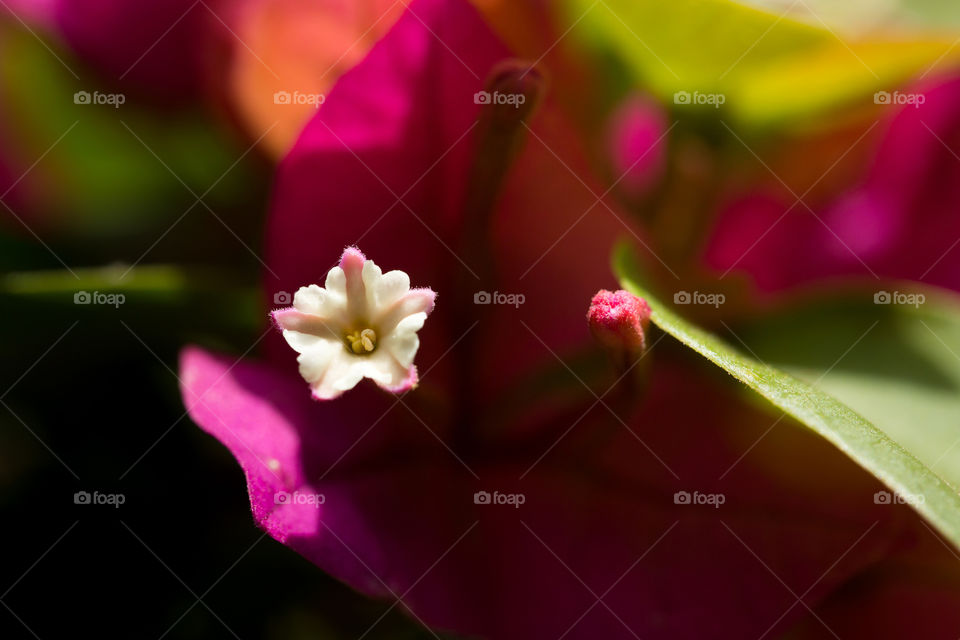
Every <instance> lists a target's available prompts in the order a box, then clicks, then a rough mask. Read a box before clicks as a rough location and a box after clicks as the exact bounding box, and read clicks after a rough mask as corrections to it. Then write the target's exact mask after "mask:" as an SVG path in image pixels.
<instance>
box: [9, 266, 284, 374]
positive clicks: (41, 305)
mask: <svg viewBox="0 0 960 640" xmlns="http://www.w3.org/2000/svg"><path fill="white" fill-rule="evenodd" d="M259 296H260V294H259V287H257V286H256V285H255V279H253V278H251V281H250V284H249V285H247V286H244V284H243V283H238V282H237V275H236V274H234V273H226V272H222V271H214V270H209V269H207V270H197V269H194V270H189V271H188V270H185V269H183V268H180V267H173V266H164V265H154V266H145V267H137V268H135V269H129V270H128V268H127V267H125V266H123V265H115V266H109V267H102V268H83V269H80V268H76V269H73V270H72V271H66V270H50V271H30V272H20V273H8V274H3V275H0V306H2V308H3V309H4V313H3V314H2V315H0V330H2V331H4V333H5V334H6V335H15V336H17V340H15V341H12V342H11V343H10V344H9V345H8V346H9V350H10V351H13V350H17V349H20V350H23V351H25V352H26V353H31V352H36V345H35V344H33V343H34V342H36V341H39V342H40V343H41V344H43V343H46V344H49V341H50V336H51V335H53V336H56V335H59V334H60V333H63V331H64V330H65V329H66V328H67V327H69V326H70V325H71V324H73V323H74V322H79V323H82V324H83V326H84V335H85V336H86V337H87V341H86V342H85V344H84V348H87V349H89V350H90V351H91V352H96V353H99V354H100V356H101V357H103V354H104V353H108V352H111V350H114V351H116V350H120V351H123V350H125V349H128V348H129V343H130V340H129V338H131V336H130V335H129V332H130V331H132V332H135V333H136V335H137V336H140V337H142V338H143V339H144V340H147V341H148V342H149V343H150V344H151V345H157V346H158V348H161V347H162V348H163V349H166V350H174V351H175V350H176V349H178V348H179V347H180V346H181V345H182V344H183V343H185V342H192V341H196V340H202V341H204V342H214V343H217V344H218V346H232V347H238V348H240V349H244V348H247V347H248V346H249V345H250V344H251V343H252V342H253V340H254V339H255V338H256V337H257V335H259V334H260V333H261V332H262V331H263V327H264V325H265V321H266V311H265V309H264V308H263V304H262V301H261V300H260V297H259ZM124 324H126V325H127V328H126V329H125V328H124ZM118 336H119V337H121V338H123V339H122V340H120V339H118ZM76 355H78V354H74V356H76ZM84 355H87V354H84ZM74 359H77V358H74Z"/></svg>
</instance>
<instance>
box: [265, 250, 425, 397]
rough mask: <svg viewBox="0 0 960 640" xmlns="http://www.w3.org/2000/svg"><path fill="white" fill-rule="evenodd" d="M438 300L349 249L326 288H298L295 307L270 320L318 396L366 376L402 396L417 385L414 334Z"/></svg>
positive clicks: (346, 387) (397, 273) (276, 313)
mask: <svg viewBox="0 0 960 640" xmlns="http://www.w3.org/2000/svg"><path fill="white" fill-rule="evenodd" d="M435 298H436V294H435V293H434V292H433V291H431V290H430V289H411V288H410V277H409V276H408V275H407V274H406V273H404V272H403V271H389V272H387V273H383V272H382V271H381V270H380V267H378V266H377V265H376V264H374V263H373V262H372V261H370V260H367V259H366V257H364V255H363V254H362V253H360V251H359V250H358V249H356V248H354V247H349V248H347V249H346V250H345V251H344V252H343V257H342V258H341V259H340V266H337V267H334V268H333V269H331V270H330V272H329V273H327V280H326V282H325V283H324V286H323V287H320V286H318V285H315V284H312V285H310V286H307V287H301V288H300V290H299V291H297V293H296V295H295V296H294V297H293V306H292V307H287V308H284V309H278V310H276V311H274V312H273V314H272V315H273V319H274V321H275V322H276V323H277V326H279V327H280V328H281V329H282V330H283V337H284V338H285V339H286V341H287V344H289V345H290V346H291V347H292V348H293V349H294V350H295V351H296V352H297V353H299V354H300V355H299V356H298V357H297V362H299V363H300V375H302V376H303V379H304V380H306V381H307V382H308V383H309V384H310V389H311V391H312V392H313V395H314V397H316V398H318V399H320V400H329V399H332V398H336V397H337V396H339V395H340V394H342V393H343V392H344V391H348V390H350V389H352V388H353V387H354V386H356V384H357V383H358V382H360V380H362V379H363V378H370V379H371V380H373V381H374V382H376V383H377V384H378V385H380V386H381V387H382V388H384V389H386V390H387V391H391V392H394V393H399V392H401V391H406V390H407V389H411V388H413V387H415V386H416V384H417V368H416V366H415V365H414V364H413V358H414V356H415V355H416V353H417V349H418V348H419V347H420V339H419V338H418V337H417V331H418V330H419V329H420V327H422V326H423V322H424V320H426V319H427V315H429V314H430V312H431V311H433V303H434V299H435Z"/></svg>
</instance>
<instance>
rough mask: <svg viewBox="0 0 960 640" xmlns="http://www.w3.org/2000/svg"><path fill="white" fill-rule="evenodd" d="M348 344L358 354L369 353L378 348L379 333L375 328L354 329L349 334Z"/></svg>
mask: <svg viewBox="0 0 960 640" xmlns="http://www.w3.org/2000/svg"><path fill="white" fill-rule="evenodd" d="M347 344H348V345H350V350H351V351H353V352H354V353H356V354H363V353H369V352H371V351H373V350H374V349H376V348H377V334H376V332H375V331H374V330H373V329H364V330H363V331H353V332H351V333H348V334H347Z"/></svg>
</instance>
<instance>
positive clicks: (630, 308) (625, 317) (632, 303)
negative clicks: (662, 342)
mask: <svg viewBox="0 0 960 640" xmlns="http://www.w3.org/2000/svg"><path fill="white" fill-rule="evenodd" d="M587 320H588V321H589V323H590V332H591V333H592V334H593V337H594V338H595V339H596V340H597V342H599V343H600V344H601V345H602V346H603V347H604V348H605V349H607V350H608V351H610V352H611V353H612V354H615V355H623V356H628V355H631V356H638V355H640V354H641V353H643V351H644V349H645V348H646V346H647V345H646V329H647V325H648V324H649V323H650V306H649V305H648V304H647V302H646V300H644V299H643V298H638V297H637V296H635V295H633V294H632V293H630V292H629V291H624V290H623V289H620V290H619V291H607V290H606V289H602V290H600V291H599V292H597V295H595V296H593V300H592V301H591V302H590V309H589V310H588V311H587Z"/></svg>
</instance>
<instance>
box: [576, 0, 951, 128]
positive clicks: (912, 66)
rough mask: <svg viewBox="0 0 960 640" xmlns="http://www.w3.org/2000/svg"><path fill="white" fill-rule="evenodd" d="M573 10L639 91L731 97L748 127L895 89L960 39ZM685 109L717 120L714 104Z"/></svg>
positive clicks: (620, 4) (715, 10) (636, 10)
mask: <svg viewBox="0 0 960 640" xmlns="http://www.w3.org/2000/svg"><path fill="white" fill-rule="evenodd" d="M567 7H568V15H569V16H570V22H574V21H576V23H575V26H574V27H573V33H575V34H577V35H579V36H580V38H581V40H582V41H584V42H585V43H586V44H587V45H588V46H590V47H591V48H593V49H594V50H597V51H598V52H600V53H602V54H604V55H607V56H612V57H613V58H614V59H616V60H619V61H620V62H621V63H622V65H623V67H624V68H625V70H626V71H627V74H628V75H629V76H630V78H631V80H632V81H633V83H634V84H636V85H639V86H641V87H644V88H645V89H648V90H650V91H652V92H654V93H655V94H657V95H659V96H660V97H661V98H662V99H663V100H665V101H666V102H668V103H673V102H674V94H675V93H676V92H682V91H685V92H689V93H691V94H693V93H694V92H695V91H699V92H700V93H702V94H722V95H723V96H724V99H725V102H724V103H723V105H722V109H723V111H721V112H719V113H723V114H724V117H729V118H730V119H732V120H733V121H734V122H737V123H739V124H740V125H741V126H743V125H749V126H752V127H767V126H774V125H780V124H785V123H789V122H791V121H796V120H798V119H802V118H805V117H808V116H811V115H815V114H817V113H820V112H823V111H826V110H828V109H831V108H834V107H836V106H838V105H841V104H843V103H849V102H852V101H854V100H857V99H861V98H865V97H868V96H870V95H872V94H873V93H874V92H876V91H881V90H885V91H892V90H894V89H896V88H897V87H899V86H900V85H901V84H902V83H904V82H905V81H906V80H908V79H909V78H910V77H912V76H913V75H916V74H917V73H918V72H925V71H927V70H928V69H929V68H930V67H931V66H932V65H934V64H937V63H941V62H942V63H943V64H950V63H952V62H953V61H954V59H955V57H956V56H953V57H951V56H949V55H948V54H949V53H950V52H951V49H952V44H953V43H952V40H953V39H954V38H951V37H944V36H943V35H942V34H941V35H939V36H936V37H934V36H927V37H923V36H922V35H913V36H904V35H903V34H897V36H896V37H895V38H890V37H887V38H883V39H881V38H880V37H872V38H871V37H859V38H857V39H854V38H842V37H841V36H840V35H838V34H837V33H836V32H835V31H833V30H832V29H830V28H828V27H827V26H826V25H824V24H823V23H821V22H820V21H819V20H816V19H813V20H810V21H808V22H802V21H800V20H797V19H794V18H790V17H785V16H784V15H781V14H780V13H774V12H766V11H763V10H759V9H755V8H751V7H746V6H744V5H742V4H739V3H736V2H730V1H729V0H673V1H672V2H662V1H660V0H604V1H603V2H600V3H595V2H593V0H567ZM954 52H955V51H954ZM941 58H942V60H941ZM679 108H681V109H695V108H699V109H700V110H702V111H705V112H711V113H718V111H717V109H716V108H715V107H714V106H713V105H710V104H704V105H699V106H697V105H694V104H690V105H680V106H679Z"/></svg>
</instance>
